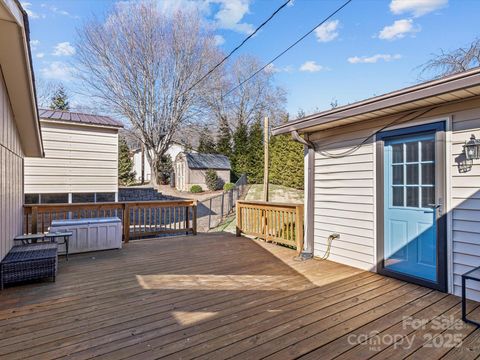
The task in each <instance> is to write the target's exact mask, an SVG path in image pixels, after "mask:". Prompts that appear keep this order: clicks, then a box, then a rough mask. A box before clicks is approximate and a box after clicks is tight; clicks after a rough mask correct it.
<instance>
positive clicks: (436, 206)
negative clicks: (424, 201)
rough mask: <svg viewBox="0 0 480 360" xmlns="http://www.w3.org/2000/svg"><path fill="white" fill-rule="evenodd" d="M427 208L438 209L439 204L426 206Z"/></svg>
mask: <svg viewBox="0 0 480 360" xmlns="http://www.w3.org/2000/svg"><path fill="white" fill-rule="evenodd" d="M428 206H429V207H431V208H432V209H438V208H439V207H440V206H442V205H440V204H428Z"/></svg>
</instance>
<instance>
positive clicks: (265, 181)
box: [263, 116, 269, 201]
mask: <svg viewBox="0 0 480 360" xmlns="http://www.w3.org/2000/svg"><path fill="white" fill-rule="evenodd" d="M268 134H269V125H268V116H265V120H264V123H263V149H264V150H263V152H264V161H263V163H264V164H263V201H268V141H269V136H268Z"/></svg>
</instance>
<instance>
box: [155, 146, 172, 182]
mask: <svg viewBox="0 0 480 360" xmlns="http://www.w3.org/2000/svg"><path fill="white" fill-rule="evenodd" d="M172 172H173V162H172V157H171V156H170V155H169V154H165V155H163V156H162V157H161V158H160V161H159V162H158V164H157V173H158V177H159V178H158V179H157V184H162V185H167V184H168V183H169V182H170V178H171V176H172Z"/></svg>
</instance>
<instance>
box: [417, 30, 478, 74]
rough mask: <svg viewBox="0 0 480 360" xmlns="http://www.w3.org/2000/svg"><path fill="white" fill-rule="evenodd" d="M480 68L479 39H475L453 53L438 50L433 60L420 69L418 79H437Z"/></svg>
mask: <svg viewBox="0 0 480 360" xmlns="http://www.w3.org/2000/svg"><path fill="white" fill-rule="evenodd" d="M475 66H480V39H479V38H477V39H475V40H474V41H473V42H472V43H471V44H470V45H469V46H467V47H461V48H458V49H456V50H453V51H444V50H440V54H434V55H433V58H432V59H431V60H429V61H428V62H426V63H425V64H423V65H422V66H421V67H420V68H421V71H420V78H421V79H425V78H432V79H438V78H441V77H444V76H448V75H452V74H456V73H459V72H462V71H466V70H468V69H471V68H473V67H475Z"/></svg>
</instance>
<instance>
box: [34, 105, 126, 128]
mask: <svg viewBox="0 0 480 360" xmlns="http://www.w3.org/2000/svg"><path fill="white" fill-rule="evenodd" d="M38 112H39V116H40V119H45V120H57V121H64V122H74V123H80V124H86V125H97V126H108V127H118V128H123V124H122V123H121V122H120V121H117V120H114V119H112V118H111V117H109V116H103V115H92V114H84V113H79V112H71V111H64V110H48V109H40V110H39V111H38Z"/></svg>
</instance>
